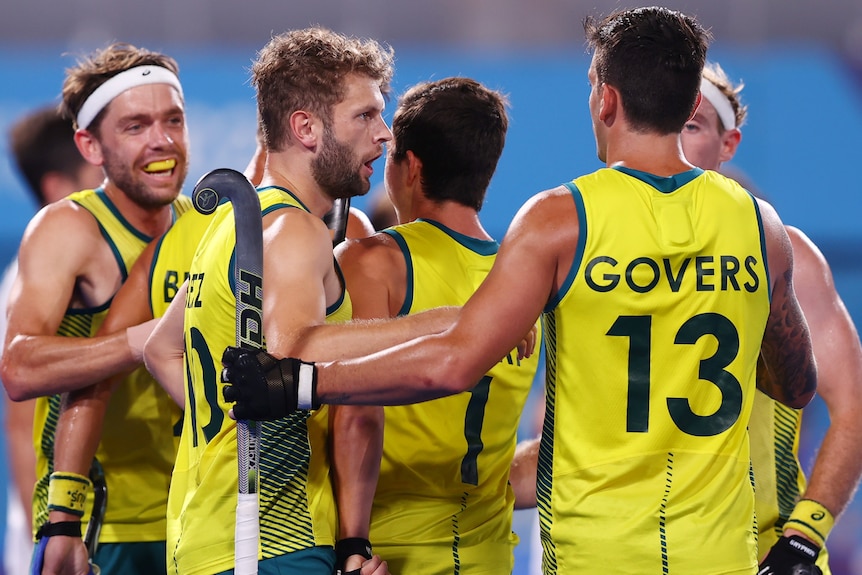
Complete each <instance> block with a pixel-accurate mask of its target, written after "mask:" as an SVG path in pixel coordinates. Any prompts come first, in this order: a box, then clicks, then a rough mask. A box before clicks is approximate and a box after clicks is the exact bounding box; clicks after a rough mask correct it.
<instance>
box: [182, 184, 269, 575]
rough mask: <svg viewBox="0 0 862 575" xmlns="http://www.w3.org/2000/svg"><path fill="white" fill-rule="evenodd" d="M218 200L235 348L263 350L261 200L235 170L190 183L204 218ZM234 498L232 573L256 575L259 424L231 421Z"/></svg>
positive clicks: (258, 534) (258, 506) (216, 204)
mask: <svg viewBox="0 0 862 575" xmlns="http://www.w3.org/2000/svg"><path fill="white" fill-rule="evenodd" d="M222 199H227V200H229V201H230V202H231V204H233V213H234V226H235V228H236V248H235V258H234V296H235V297H236V345H237V347H243V348H247V349H262V348H263V344H262V341H263V339H262V338H263V222H262V220H261V214H260V200H259V199H258V196H257V191H256V190H255V189H254V186H252V185H251V182H249V181H248V179H247V178H246V177H245V176H244V175H243V174H241V173H240V172H237V171H236V170H231V169H227V168H220V169H217V170H213V171H211V172H209V173H208V174H205V175H204V176H203V177H202V178H201V179H200V180H198V183H197V184H195V189H194V192H193V193H192V200H193V202H194V205H195V208H196V209H197V210H198V211H199V212H201V213H203V214H209V213H212V212H213V211H215V209H216V207H217V206H218V205H219V203H220V202H221V200H222ZM236 443H237V463H238V473H239V482H238V483H239V484H238V488H239V494H238V497H237V504H236V531H235V542H234V573H235V574H236V575H255V574H256V573H257V548H258V540H259V538H260V504H259V502H258V481H259V473H260V422H256V421H237V422H236Z"/></svg>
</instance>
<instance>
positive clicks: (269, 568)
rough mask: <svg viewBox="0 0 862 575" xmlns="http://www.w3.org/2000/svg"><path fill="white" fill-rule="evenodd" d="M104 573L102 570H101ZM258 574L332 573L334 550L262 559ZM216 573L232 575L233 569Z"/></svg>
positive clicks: (316, 548) (309, 551)
mask: <svg viewBox="0 0 862 575" xmlns="http://www.w3.org/2000/svg"><path fill="white" fill-rule="evenodd" d="M102 573H104V571H103V572H102ZM257 573H258V575H295V574H296V573H302V574H303V575H332V574H333V573H335V550H334V549H333V548H332V547H311V548H309V549H302V550H301V551H294V552H293V553H285V554H284V555H279V556H278V557H271V558H269V559H264V560H263V561H260V562H259V563H258V564H257ZM218 575H234V573H233V569H230V570H228V571H223V572H222V573H219V574H218Z"/></svg>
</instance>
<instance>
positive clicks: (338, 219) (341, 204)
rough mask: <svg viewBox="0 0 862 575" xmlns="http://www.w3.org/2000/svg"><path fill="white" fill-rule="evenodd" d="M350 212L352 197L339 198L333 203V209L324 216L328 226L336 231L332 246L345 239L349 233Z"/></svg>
mask: <svg viewBox="0 0 862 575" xmlns="http://www.w3.org/2000/svg"><path fill="white" fill-rule="evenodd" d="M349 214H350V198H337V199H336V200H335V201H334V202H333V203H332V209H331V210H329V211H328V212H327V213H326V215H325V216H323V222H324V223H325V224H326V227H327V228H329V229H330V230H332V231H333V232H334V234H333V236H332V247H335V246H337V245H338V244H340V243H341V242H343V241H344V237H345V236H346V235H347V219H348V215H349Z"/></svg>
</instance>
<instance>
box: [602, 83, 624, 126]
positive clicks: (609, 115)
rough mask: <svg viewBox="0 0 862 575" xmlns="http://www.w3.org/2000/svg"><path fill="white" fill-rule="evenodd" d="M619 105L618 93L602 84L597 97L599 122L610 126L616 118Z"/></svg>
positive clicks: (611, 87)
mask: <svg viewBox="0 0 862 575" xmlns="http://www.w3.org/2000/svg"><path fill="white" fill-rule="evenodd" d="M619 105H620V93H619V92H618V91H617V89H616V88H614V87H613V86H611V85H609V84H606V83H605V84H602V86H601V94H600V95H599V120H600V121H602V122H604V123H605V124H607V125H611V124H613V122H614V119H615V118H616V115H617V112H618V107H619Z"/></svg>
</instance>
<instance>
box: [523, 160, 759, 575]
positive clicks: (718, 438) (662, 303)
mask: <svg viewBox="0 0 862 575" xmlns="http://www.w3.org/2000/svg"><path fill="white" fill-rule="evenodd" d="M568 186H569V187H570V190H571V191H572V196H573V198H574V201H575V204H576V206H577V209H578V217H579V222H578V223H579V230H580V232H579V242H580V245H579V246H578V250H577V255H576V261H575V262H574V263H573V265H572V269H571V272H570V274H569V278H568V280H567V282H566V284H565V286H564V288H563V289H562V290H561V292H560V294H558V296H557V298H556V299H555V300H554V301H552V302H550V303H549V305H548V308H547V309H546V315H545V321H546V345H547V350H548V371H547V382H548V383H547V384H548V390H547V393H548V399H549V403H548V408H547V414H546V422H545V432H544V434H543V438H542V441H543V444H542V448H541V451H540V456H539V477H538V498H539V510H540V521H541V523H542V527H543V545H544V548H545V563H546V568H547V569H548V571H549V572H552V573H553V572H557V571H559V572H561V573H570V572H589V571H590V570H595V569H597V566H598V565H602V571H603V572H605V573H612V572H619V573H660V572H665V573H737V572H738V573H750V572H753V570H754V568H755V566H756V553H755V551H756V549H755V532H756V527H755V520H754V495H753V488H752V484H751V479H750V472H749V446H748V434H747V430H746V426H747V423H748V418H749V415H750V411H751V405H752V401H753V394H754V391H755V385H754V381H755V372H756V362H757V357H758V354H759V349H760V340H761V337H762V334H763V329H764V326H765V323H766V319H767V317H768V315H769V295H768V294H769V285H768V283H769V282H768V273H767V269H766V261H765V246H764V244H763V240H762V229H761V225H760V216H759V212H758V209H757V205H756V203H755V200H754V199H753V198H752V197H751V196H750V195H749V194H748V193H747V192H745V191H744V190H743V189H742V188H740V187H739V186H738V185H737V184H735V183H734V182H732V181H731V180H728V179H726V178H723V177H722V176H719V175H718V174H715V173H713V172H703V171H701V170H692V171H690V172H685V173H683V174H678V175H676V176H674V177H672V178H657V177H655V176H652V175H650V174H645V173H643V172H636V171H631V170H625V169H602V170H599V171H598V172H596V173H594V174H591V175H588V176H584V177H582V178H579V179H577V180H575V182H574V183H573V184H568Z"/></svg>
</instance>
